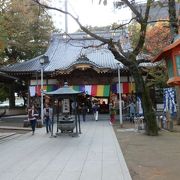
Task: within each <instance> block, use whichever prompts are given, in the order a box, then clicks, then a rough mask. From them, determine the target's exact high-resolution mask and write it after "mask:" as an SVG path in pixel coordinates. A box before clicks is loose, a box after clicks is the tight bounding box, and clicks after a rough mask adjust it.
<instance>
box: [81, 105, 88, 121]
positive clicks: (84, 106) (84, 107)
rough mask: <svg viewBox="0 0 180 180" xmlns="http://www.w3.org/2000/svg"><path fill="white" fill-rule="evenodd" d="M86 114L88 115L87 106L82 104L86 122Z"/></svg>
mask: <svg viewBox="0 0 180 180" xmlns="http://www.w3.org/2000/svg"><path fill="white" fill-rule="evenodd" d="M86 114H87V106H86V105H85V104H84V103H82V117H83V121H84V122H85V121H86Z"/></svg>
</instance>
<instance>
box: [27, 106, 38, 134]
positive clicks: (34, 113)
mask: <svg viewBox="0 0 180 180" xmlns="http://www.w3.org/2000/svg"><path fill="white" fill-rule="evenodd" d="M38 116H39V114H38V110H37V109H36V108H35V106H34V105H30V106H29V108H28V120H29V122H30V124H31V128H32V135H34V133H35V128H36V122H37V118H38Z"/></svg>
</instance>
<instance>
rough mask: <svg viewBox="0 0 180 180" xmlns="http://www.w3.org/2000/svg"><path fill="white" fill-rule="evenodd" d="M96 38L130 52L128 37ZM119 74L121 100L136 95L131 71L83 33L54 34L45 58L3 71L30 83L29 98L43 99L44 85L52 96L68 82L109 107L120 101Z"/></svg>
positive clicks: (113, 35) (106, 49)
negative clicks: (40, 97) (112, 100)
mask: <svg viewBox="0 0 180 180" xmlns="http://www.w3.org/2000/svg"><path fill="white" fill-rule="evenodd" d="M97 34H98V35H99V36H102V37H104V38H110V37H111V38H113V40H120V41H121V42H122V44H123V46H122V48H123V49H124V51H128V50H130V48H131V47H130V43H129V42H128V38H127V35H126V34H124V32H122V31H119V32H116V33H114V32H109V33H104V32H98V33H97ZM42 60H43V61H42ZM118 70H120V76H121V77H120V82H121V94H122V97H127V96H128V95H130V94H132V93H135V84H134V82H133V79H132V78H131V76H130V75H129V72H128V69H127V68H126V67H124V66H123V65H122V64H121V63H119V61H117V60H116V59H115V58H114V56H113V54H112V53H111V52H110V51H109V50H108V48H107V45H102V42H100V41H98V40H96V39H94V38H92V37H90V36H89V35H87V34H85V33H84V32H77V33H73V34H68V35H66V34H53V35H52V37H51V40H50V43H49V47H48V49H47V51H46V52H45V53H44V54H43V55H41V56H38V57H35V58H33V59H31V60H28V61H24V62H22V63H17V64H14V65H11V66H7V67H4V68H2V69H1V71H3V72H5V73H7V74H9V75H12V76H16V77H18V78H20V79H21V80H23V81H24V82H26V83H28V91H29V97H33V96H35V94H37V95H39V96H40V93H41V85H42V83H43V90H45V91H48V92H49V91H52V90H55V89H57V88H58V87H61V86H63V85H64V82H68V85H69V86H72V87H73V88H74V89H75V90H81V91H83V92H84V93H85V94H87V95H89V96H92V97H95V98H97V99H98V100H99V101H100V103H106V104H107V103H109V101H110V99H111V98H115V99H117V98H118V92H119V90H118ZM42 76H43V82H42V79H41V78H42Z"/></svg>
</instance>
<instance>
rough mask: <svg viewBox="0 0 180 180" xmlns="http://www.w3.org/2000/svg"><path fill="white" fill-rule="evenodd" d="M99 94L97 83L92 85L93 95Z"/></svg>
mask: <svg viewBox="0 0 180 180" xmlns="http://www.w3.org/2000/svg"><path fill="white" fill-rule="evenodd" d="M96 94H97V85H92V86H91V96H96Z"/></svg>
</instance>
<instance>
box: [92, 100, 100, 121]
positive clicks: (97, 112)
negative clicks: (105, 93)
mask: <svg viewBox="0 0 180 180" xmlns="http://www.w3.org/2000/svg"><path fill="white" fill-rule="evenodd" d="M93 114H94V119H95V121H98V115H99V105H98V104H97V103H95V104H93Z"/></svg>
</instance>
